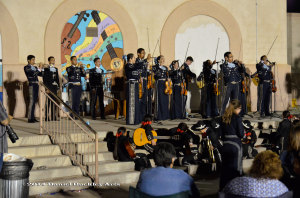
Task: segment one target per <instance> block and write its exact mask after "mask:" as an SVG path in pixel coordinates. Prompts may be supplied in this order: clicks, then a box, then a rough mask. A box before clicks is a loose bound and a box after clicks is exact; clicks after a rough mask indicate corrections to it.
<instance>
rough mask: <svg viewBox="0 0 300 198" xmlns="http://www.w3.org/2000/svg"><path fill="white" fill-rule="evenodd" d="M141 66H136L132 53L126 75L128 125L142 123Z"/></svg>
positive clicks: (128, 58) (128, 56)
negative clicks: (140, 98) (140, 96)
mask: <svg viewBox="0 0 300 198" xmlns="http://www.w3.org/2000/svg"><path fill="white" fill-rule="evenodd" d="M140 68H141V64H135V56H134V54H132V53H130V54H128V55H127V64H126V65H125V74H126V78H127V86H126V93H127V95H126V124H127V125H128V124H133V125H136V124H139V123H141V121H142V119H141V118H142V117H141V116H140V114H141V112H140V102H139V91H140V90H139V80H140Z"/></svg>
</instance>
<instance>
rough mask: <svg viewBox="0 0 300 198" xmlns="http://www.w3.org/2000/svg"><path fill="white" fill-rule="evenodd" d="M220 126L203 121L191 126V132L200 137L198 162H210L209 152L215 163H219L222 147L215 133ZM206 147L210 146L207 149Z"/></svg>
mask: <svg viewBox="0 0 300 198" xmlns="http://www.w3.org/2000/svg"><path fill="white" fill-rule="evenodd" d="M219 126H220V125H219V124H217V123H216V122H213V121H209V120H203V121H198V122H197V123H196V124H194V125H193V126H192V128H191V129H192V130H193V131H194V133H195V134H197V135H198V136H201V143H200V144H199V154H198V156H199V157H198V158H199V160H201V161H203V162H211V163H213V162H212V161H211V160H212V158H211V157H210V151H212V152H213V154H214V157H215V160H216V162H218V163H220V162H221V158H220V157H219V156H220V155H219V151H218V149H220V148H221V147H222V145H221V142H220V138H219V133H218V132H216V130H215V129H216V128H218V127H219ZM208 145H210V146H209V147H208Z"/></svg>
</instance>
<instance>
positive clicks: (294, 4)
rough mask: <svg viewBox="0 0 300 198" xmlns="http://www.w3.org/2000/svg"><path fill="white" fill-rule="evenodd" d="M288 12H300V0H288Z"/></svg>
mask: <svg viewBox="0 0 300 198" xmlns="http://www.w3.org/2000/svg"><path fill="white" fill-rule="evenodd" d="M287 12H298V13H300V0H287Z"/></svg>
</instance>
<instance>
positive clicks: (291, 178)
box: [280, 125, 300, 198]
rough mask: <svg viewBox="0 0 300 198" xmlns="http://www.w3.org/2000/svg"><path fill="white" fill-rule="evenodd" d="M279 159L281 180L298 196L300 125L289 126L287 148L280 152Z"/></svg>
mask: <svg viewBox="0 0 300 198" xmlns="http://www.w3.org/2000/svg"><path fill="white" fill-rule="evenodd" d="M280 159H281V162H282V167H283V170H284V175H283V178H282V179H281V181H282V182H283V183H284V184H285V185H286V186H287V187H288V188H289V189H290V190H292V191H293V193H294V198H298V197H300V188H299V186H300V125H295V126H293V127H292V128H291V131H290V138H289V146H288V150H285V151H283V152H282V153H281V155H280Z"/></svg>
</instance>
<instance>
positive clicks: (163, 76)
mask: <svg viewBox="0 0 300 198" xmlns="http://www.w3.org/2000/svg"><path fill="white" fill-rule="evenodd" d="M157 59H158V65H157V66H156V70H155V73H154V78H155V81H156V83H155V84H156V90H155V91H156V98H155V110H154V111H155V113H154V115H155V120H157V121H160V120H167V119H169V118H170V109H169V96H170V95H169V94H168V93H165V90H166V81H167V80H168V71H169V68H168V67H167V66H164V63H165V57H164V56H163V55H160V56H159V57H158V58H157ZM171 89H172V87H171Z"/></svg>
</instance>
